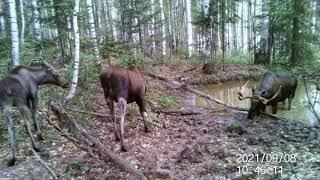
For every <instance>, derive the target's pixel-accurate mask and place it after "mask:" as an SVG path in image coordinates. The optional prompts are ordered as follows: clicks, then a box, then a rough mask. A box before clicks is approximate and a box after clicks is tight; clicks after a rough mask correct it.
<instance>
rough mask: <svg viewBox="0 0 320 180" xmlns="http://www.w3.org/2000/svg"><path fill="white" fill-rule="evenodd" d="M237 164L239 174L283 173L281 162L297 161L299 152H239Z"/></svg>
mask: <svg viewBox="0 0 320 180" xmlns="http://www.w3.org/2000/svg"><path fill="white" fill-rule="evenodd" d="M236 158H237V163H239V164H241V165H239V166H237V170H238V173H239V175H245V174H256V175H277V174H278V175H282V174H283V171H284V169H283V167H282V165H281V163H283V162H285V163H295V162H296V161H297V154H287V153H275V152H271V153H261V154H237V155H236Z"/></svg>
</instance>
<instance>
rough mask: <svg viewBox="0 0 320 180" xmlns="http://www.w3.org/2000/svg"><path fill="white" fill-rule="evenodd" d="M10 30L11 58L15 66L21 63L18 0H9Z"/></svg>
mask: <svg viewBox="0 0 320 180" xmlns="http://www.w3.org/2000/svg"><path fill="white" fill-rule="evenodd" d="M7 2H8V7H9V19H10V32H11V60H12V64H13V65H14V66H17V65H19V35H18V23H17V12H16V1H15V0H8V1H7Z"/></svg>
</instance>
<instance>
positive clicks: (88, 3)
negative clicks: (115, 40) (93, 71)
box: [87, 0, 101, 65]
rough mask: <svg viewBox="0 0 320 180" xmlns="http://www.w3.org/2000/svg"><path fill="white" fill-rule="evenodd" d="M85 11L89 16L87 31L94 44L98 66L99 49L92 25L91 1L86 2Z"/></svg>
mask: <svg viewBox="0 0 320 180" xmlns="http://www.w3.org/2000/svg"><path fill="white" fill-rule="evenodd" d="M87 9H88V14H89V26H90V27H89V30H90V37H91V39H92V40H93V42H94V51H95V55H96V58H97V64H98V65H100V64H101V62H100V57H99V49H98V40H97V33H96V29H95V25H94V18H93V8H92V0H87Z"/></svg>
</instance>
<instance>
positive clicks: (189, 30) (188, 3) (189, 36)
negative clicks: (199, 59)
mask: <svg viewBox="0 0 320 180" xmlns="http://www.w3.org/2000/svg"><path fill="white" fill-rule="evenodd" d="M186 8H187V33H186V35H187V41H188V42H187V46H188V47H187V48H188V56H189V57H191V55H192V51H193V32H192V23H191V0H186Z"/></svg>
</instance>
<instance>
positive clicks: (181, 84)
mask: <svg viewBox="0 0 320 180" xmlns="http://www.w3.org/2000/svg"><path fill="white" fill-rule="evenodd" d="M146 75H147V76H150V77H152V78H155V79H159V80H161V81H165V82H167V83H170V84H173V85H175V86H177V88H180V89H184V90H187V91H189V92H191V93H193V94H196V95H198V96H200V97H203V98H204V99H206V100H207V101H208V100H210V101H213V102H215V103H217V104H220V105H222V106H224V107H227V108H229V109H233V110H237V111H248V110H249V109H246V108H241V107H237V106H230V105H228V104H226V103H224V102H223V101H221V100H219V99H216V98H214V97H212V96H210V95H207V94H205V93H203V92H200V91H198V90H196V89H194V88H191V87H188V86H187V85H186V84H183V83H180V82H177V81H174V80H170V79H168V78H166V77H163V76H159V75H155V74H153V73H150V72H149V73H147V74H146ZM262 114H263V115H266V116H269V117H271V118H274V119H280V120H289V119H287V118H283V117H278V116H275V115H272V114H269V113H265V112H262Z"/></svg>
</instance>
